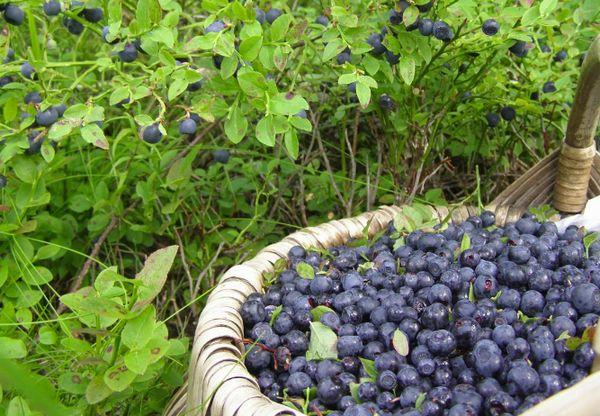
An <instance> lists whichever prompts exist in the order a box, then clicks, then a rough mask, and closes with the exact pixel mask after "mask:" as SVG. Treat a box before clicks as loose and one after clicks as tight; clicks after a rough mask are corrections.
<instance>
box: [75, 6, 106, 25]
mask: <svg viewBox="0 0 600 416" xmlns="http://www.w3.org/2000/svg"><path fill="white" fill-rule="evenodd" d="M81 15H82V16H83V18H84V19H85V20H87V21H88V22H90V23H98V22H99V21H101V20H102V18H104V12H103V10H102V9H101V8H99V7H94V8H90V9H83V10H82V11H81Z"/></svg>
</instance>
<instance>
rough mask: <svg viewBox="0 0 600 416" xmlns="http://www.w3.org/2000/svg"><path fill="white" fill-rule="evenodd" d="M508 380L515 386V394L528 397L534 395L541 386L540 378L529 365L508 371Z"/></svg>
mask: <svg viewBox="0 0 600 416" xmlns="http://www.w3.org/2000/svg"><path fill="white" fill-rule="evenodd" d="M506 380H507V382H508V383H509V385H512V386H514V389H515V390H516V391H515V393H517V392H518V393H521V394H524V395H528V394H531V393H534V392H535V391H536V390H537V389H538V387H539V385H540V376H539V375H538V373H537V372H536V371H535V370H534V369H533V368H531V367H529V366H528V365H519V366H516V367H513V368H511V369H510V370H509V371H508V374H507V376H506Z"/></svg>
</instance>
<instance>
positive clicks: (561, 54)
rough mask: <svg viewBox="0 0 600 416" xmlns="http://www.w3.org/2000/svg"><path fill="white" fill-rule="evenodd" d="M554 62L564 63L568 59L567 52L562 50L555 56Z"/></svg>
mask: <svg viewBox="0 0 600 416" xmlns="http://www.w3.org/2000/svg"><path fill="white" fill-rule="evenodd" d="M553 59H554V62H562V61H564V60H565V59H567V51H565V50H564V49H562V50H560V51H559V52H558V53H557V54H556V55H554V58H553Z"/></svg>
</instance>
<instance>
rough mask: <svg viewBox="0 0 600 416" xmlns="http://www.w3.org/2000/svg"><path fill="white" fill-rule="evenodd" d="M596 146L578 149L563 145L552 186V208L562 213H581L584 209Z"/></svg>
mask: <svg viewBox="0 0 600 416" xmlns="http://www.w3.org/2000/svg"><path fill="white" fill-rule="evenodd" d="M595 155H596V145H595V144H594V143H593V144H592V145H591V146H589V147H586V148H583V149H579V148H576V147H573V146H569V145H568V144H566V143H564V144H563V147H562V149H561V155H560V158H559V161H558V174H557V176H556V184H555V186H554V207H555V208H556V209H558V210H559V211H562V212H568V213H575V212H581V210H582V209H583V208H584V207H585V203H586V201H587V194H588V184H589V181H590V175H591V170H592V165H593V163H594V156H595Z"/></svg>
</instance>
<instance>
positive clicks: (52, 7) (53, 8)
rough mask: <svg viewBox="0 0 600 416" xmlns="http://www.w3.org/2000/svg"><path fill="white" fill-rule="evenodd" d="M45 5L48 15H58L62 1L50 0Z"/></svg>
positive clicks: (45, 11)
mask: <svg viewBox="0 0 600 416" xmlns="http://www.w3.org/2000/svg"><path fill="white" fill-rule="evenodd" d="M43 7H44V13H46V16H56V15H57V14H59V13H60V2H58V1H56V0H50V1H47V2H45V3H44V6H43Z"/></svg>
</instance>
